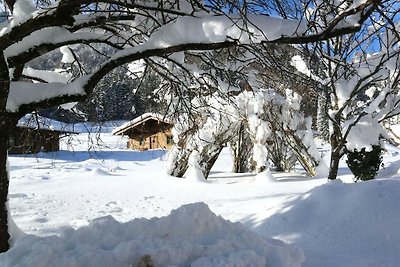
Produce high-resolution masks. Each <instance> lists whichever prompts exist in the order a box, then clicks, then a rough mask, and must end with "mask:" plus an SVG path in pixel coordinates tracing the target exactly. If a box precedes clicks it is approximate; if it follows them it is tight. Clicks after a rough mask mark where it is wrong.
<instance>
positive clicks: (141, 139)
mask: <svg viewBox="0 0 400 267" xmlns="http://www.w3.org/2000/svg"><path fill="white" fill-rule="evenodd" d="M139 145H141V146H143V145H144V138H143V137H141V138H140V140H139Z"/></svg>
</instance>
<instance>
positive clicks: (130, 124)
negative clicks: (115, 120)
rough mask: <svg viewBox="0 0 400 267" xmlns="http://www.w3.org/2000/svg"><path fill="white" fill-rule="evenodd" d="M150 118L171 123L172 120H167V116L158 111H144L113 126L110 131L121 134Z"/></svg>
mask: <svg viewBox="0 0 400 267" xmlns="http://www.w3.org/2000/svg"><path fill="white" fill-rule="evenodd" d="M150 119H154V120H158V121H162V122H165V123H169V124H172V121H171V120H169V119H168V118H166V117H165V116H164V115H161V114H158V113H144V114H142V115H140V116H139V117H137V118H135V119H133V120H131V121H128V122H127V123H124V124H122V125H121V126H119V127H118V128H115V129H114V130H113V131H112V134H113V135H123V134H124V132H125V131H126V130H128V129H130V128H133V127H136V126H137V125H139V124H141V123H143V122H145V121H148V120H150Z"/></svg>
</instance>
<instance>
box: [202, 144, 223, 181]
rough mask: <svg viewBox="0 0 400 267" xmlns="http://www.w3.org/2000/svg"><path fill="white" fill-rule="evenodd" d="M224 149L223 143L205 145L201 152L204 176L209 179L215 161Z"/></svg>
mask: <svg viewBox="0 0 400 267" xmlns="http://www.w3.org/2000/svg"><path fill="white" fill-rule="evenodd" d="M222 149H223V146H222V145H217V144H210V145H208V146H206V147H204V148H203V149H202V151H201V153H200V159H199V160H200V162H199V165H200V168H201V171H202V172H203V175H204V178H206V179H207V177H208V175H209V174H210V171H211V168H212V167H213V166H214V163H215V162H216V161H217V159H218V156H219V154H220V153H221V151H222Z"/></svg>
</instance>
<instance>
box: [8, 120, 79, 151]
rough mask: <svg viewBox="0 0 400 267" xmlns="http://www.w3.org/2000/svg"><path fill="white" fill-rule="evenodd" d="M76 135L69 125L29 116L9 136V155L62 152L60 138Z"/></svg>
mask: <svg viewBox="0 0 400 267" xmlns="http://www.w3.org/2000/svg"><path fill="white" fill-rule="evenodd" d="M69 134H76V132H73V131H71V130H68V125H67V124H64V123H62V122H59V121H55V120H51V119H48V118H45V117H42V116H36V115H32V114H28V115H26V116H24V117H23V118H22V119H21V120H19V122H18V125H17V127H16V128H15V129H14V130H13V131H12V132H11V133H10V134H9V137H8V153H9V154H30V153H38V152H51V151H58V150H60V138H61V137H63V136H65V135H69Z"/></svg>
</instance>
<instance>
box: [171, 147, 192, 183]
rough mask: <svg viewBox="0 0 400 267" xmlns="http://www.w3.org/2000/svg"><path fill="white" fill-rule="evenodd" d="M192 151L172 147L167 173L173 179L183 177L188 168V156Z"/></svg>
mask: <svg viewBox="0 0 400 267" xmlns="http://www.w3.org/2000/svg"><path fill="white" fill-rule="evenodd" d="M191 152H192V151H190V150H187V149H184V148H181V147H179V146H174V147H173V148H172V149H171V152H170V153H171V154H170V157H173V158H172V159H168V163H167V173H168V174H169V175H172V176H175V177H179V178H181V177H183V175H184V174H185V172H186V171H187V169H188V168H189V156H190V153H191Z"/></svg>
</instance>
